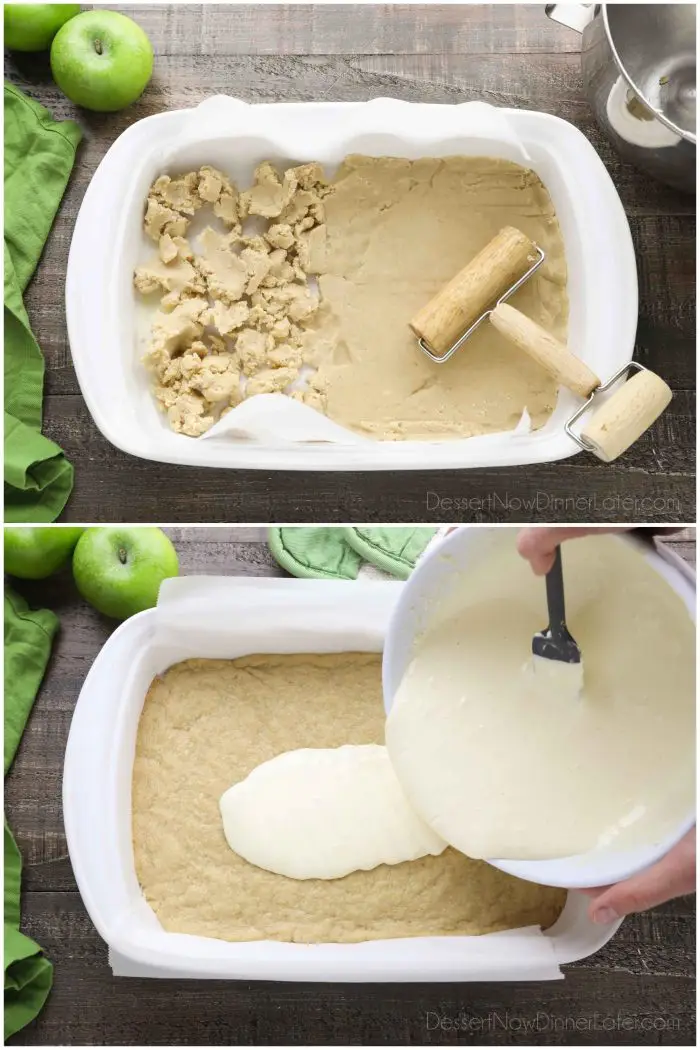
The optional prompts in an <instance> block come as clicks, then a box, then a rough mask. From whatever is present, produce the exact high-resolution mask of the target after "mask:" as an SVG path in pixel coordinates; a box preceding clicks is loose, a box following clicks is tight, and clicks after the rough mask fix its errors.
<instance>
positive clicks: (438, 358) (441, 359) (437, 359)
mask: <svg viewBox="0 0 700 1050" xmlns="http://www.w3.org/2000/svg"><path fill="white" fill-rule="evenodd" d="M535 250H536V252H537V256H538V257H537V261H536V262H534V263H533V264H532V266H531V267H530V269H529V270H528V271H527V273H524V274H523V276H522V277H521V278H520V280H519V281H516V282H515V284H512V285H511V286H510V288H508V289H507V291H505V292H504V293H503V295H502V296H501V298H500V299H497V300H496V302H495V303H494V305H493V306H492V307H490V309H488V310H484V312H483V314H482V315H481V317H477V319H476V321H474V323H473V324H472V325H471V326H470V327H469V328H467V330H466V332H465V333H464V335H461V336H460V337H459V339H458V340H457V341H456V342H455V343H453V344H452V346H451V347H449V349H448V350H446V351H445V353H444V354H441V355H438V354H434V353H433V351H432V350H431V349H430V347H429V346H428V344H427V343H426V341H425V339H423V337H422V336H421V337H420V338H419V340H418V346H419V347H420V348H421V350H422V351H423V353H424V354H425V355H426V356H427V357H429V358H430V360H431V361H433V362H434V363H435V364H436V365H443V364H444V363H445V361H449V359H450V358H451V357H452V355H453V354H454V353H456V352H457V350H459V348H460V346H461V345H462V343H466V341H467V339H468V338H469V336H470V335H471V334H472V333H473V332H475V331H476V329H477V328H478V327H479V325H481V324H483V322H484V321H485V320H486V319H487V318H489V317H490V316H491V314H492V313H493V312H494V310H495V309H496V307H498V306H500V305H501V303H505V301H506V300H507V299H510V297H511V295H515V293H516V292H517V290H518V288H520V287H521V286H522V285H523V284H525V281H527V280H529V279H530V277H532V275H533V273H534V272H535V270H538V269H539V268H540V266H541V265H542V263H543V262H544V260H545V254H544V252H543V251H542V249H541V248H540V247H539V246H538V245H535Z"/></svg>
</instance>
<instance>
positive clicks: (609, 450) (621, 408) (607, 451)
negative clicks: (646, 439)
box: [581, 370, 673, 463]
mask: <svg viewBox="0 0 700 1050" xmlns="http://www.w3.org/2000/svg"><path fill="white" fill-rule="evenodd" d="M672 397H673V395H672V393H671V389H670V387H668V386H667V385H666V383H664V381H663V379H661V378H660V377H659V376H657V375H655V374H654V372H649V371H646V370H645V371H644V372H636V373H635V374H634V375H633V376H632V378H631V379H628V380H627V382H626V383H625V384H624V385H623V386H621V387H620V388H619V389H618V390H616V391H615V393H614V394H613V395H612V396H611V397H610V398H609V399H608V401H606V402H605V404H604V405H602V406H601V407H600V408H599V409H598V411H597V412H594V413H593V414H592V415H591V416H590V419H589V421H588V422H587V423H586V424H585V426H584V427H582V429H581V437H582V438H585V439H586V441H589V442H590V443H591V445H593V448H594V451H595V454H596V456H598V457H599V458H600V459H602V460H604V461H605V462H606V463H610V462H611V461H612V460H613V459H617V457H618V456H621V455H622V453H623V452H626V451H627V449H628V448H629V447H630V445H633V444H634V442H635V441H636V440H637V438H639V437H641V436H642V434H643V433H644V431H645V430H647V429H648V428H649V427H650V426H651V424H652V423H653V422H654V421H655V420H656V419H658V418H659V416H660V415H661V413H662V412H663V410H664V409H665V408H666V406H667V405H668V404H669V402H670V401H671V398H672Z"/></svg>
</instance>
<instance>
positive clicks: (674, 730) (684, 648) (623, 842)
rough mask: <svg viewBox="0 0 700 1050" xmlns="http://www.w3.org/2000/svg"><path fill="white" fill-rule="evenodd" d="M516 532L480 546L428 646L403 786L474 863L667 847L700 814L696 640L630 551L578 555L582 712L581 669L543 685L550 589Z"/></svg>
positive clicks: (568, 551) (415, 684)
mask: <svg viewBox="0 0 700 1050" xmlns="http://www.w3.org/2000/svg"><path fill="white" fill-rule="evenodd" d="M515 531H516V530H512V529H507V530H500V531H498V532H497V533H489V534H487V535H486V536H482V537H480V539H479V541H478V542H479V543H481V544H482V547H483V549H482V550H481V552H480V555H479V556H478V557H477V558H476V564H475V568H474V571H473V572H472V571H470V572H469V573H466V574H465V575H464V576H462V577H458V578H456V583H455V588H454V591H453V592H452V593H451V594H450V595H449V596H448V597H447V598H446V599H445V602H444V605H442V606H441V607H438V608H437V609H436V610H435V612H434V621H433V623H432V625H430V626H429V627H428V629H427V631H426V633H425V635H424V636H423V638H422V639H421V640H420V641H419V643H418V647H417V649H416V652H415V657H414V659H413V662H412V663H411V665H410V667H409V669H408V671H407V673H406V676H405V678H404V680H403V682H402V684H401V686H400V689H399V691H398V694H397V697H396V700H395V704H394V707H393V708H392V711H391V713H390V715H389V719H388V722H387V729H386V742H387V748H388V751H389V754H390V757H391V760H392V763H393V765H394V768H395V770H396V773H397V776H398V777H399V780H400V781H401V785H402V787H403V789H404V791H405V792H406V794H407V796H408V798H409V800H410V801H411V802H412V804H413V805H414V807H415V808H416V810H417V811H418V812H419V813H420V815H421V816H422V817H423V819H424V820H425V821H426V822H428V823H429V824H430V826H431V827H432V828H433V830H435V831H436V832H437V833H438V834H439V835H441V836H442V837H443V838H444V839H445V840H446V841H447V842H450V843H451V845H453V846H455V847H457V848H458V849H460V850H462V851H463V852H464V853H466V854H468V855H469V856H472V857H492V858H503V859H506V858H519V859H544V858H548V857H561V856H568V855H572V854H578V853H582V852H584V851H587V850H590V849H592V848H594V847H596V846H597V845H606V844H608V843H614V844H615V845H618V846H620V847H621V848H625V847H627V846H633V845H639V844H641V843H647V842H650V841H651V842H653V841H654V840H655V839H657V838H659V837H661V836H663V835H665V834H668V833H669V832H670V831H671V830H672V829H673V828H674V826H677V824H678V822H679V821H680V820H681V819H682V818H683V817H684V816H686V815H687V814H688V813H689V812H692V807H693V804H694V798H695V788H694V740H695V630H694V625H693V623H692V621H691V619H690V617H689V615H688V612H687V610H686V608H685V606H684V605H683V603H682V601H681V599H680V598H679V597H678V596H677V595H676V594H675V593H674V592H673V591H672V589H671V588H670V587H669V586H668V584H666V583H665V582H664V581H663V580H662V579H661V577H660V576H659V575H658V574H657V573H656V572H655V571H654V570H653V569H652V568H651V567H650V566H649V565H648V564H647V563H646V562H645V561H644V560H643V558H642V557H641V556H640V555H639V553H638V552H637V551H635V550H634V549H632V548H631V547H630V546H629V545H628V544H626V543H625V542H624V541H623V540H621V539H620V538H618V537H613V536H595V537H589V538H586V539H582V540H577V541H576V542H575V543H572V544H570V545H566V546H565V547H564V548H563V550H562V553H563V561H564V581H565V587H566V595H567V622H568V626H569V628H570V630H571V633H572V634H573V636H574V638H575V639H576V640H577V642H578V643H579V645H580V647H581V651H582V653H583V668H584V674H583V693H582V695H581V696H580V697H578V683H577V682H576V681H575V679H572V678H571V677H570V676H566V673H567V672H568V671H569V670H570V669H568V668H567V669H564V674H565V677H564V679H562V678H561V677H558V676H557V675H556V674H555V675H552V674H542V668H537V667H535V668H534V669H533V666H532V659H531V655H530V649H531V640H532V636H533V634H534V632H535V631H537V630H540V629H541V628H542V627H543V626H544V625H545V624H546V622H547V614H546V607H545V589H544V583H543V581H542V579H541V578H537V577H535V576H534V575H533V574H532V572H531V570H530V568H529V566H528V565H527V564H526V563H525V562H524V561H523V560H522V559H521V558H519V556H518V555H517V553H516V550H515ZM545 670H546V669H545Z"/></svg>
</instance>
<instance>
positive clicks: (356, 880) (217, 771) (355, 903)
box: [131, 653, 566, 943]
mask: <svg viewBox="0 0 700 1050" xmlns="http://www.w3.org/2000/svg"><path fill="white" fill-rule="evenodd" d="M384 721H385V717H384V708H383V705H382V690H381V656H380V655H378V654H375V653H330V654H322V655H315V654H296V653H294V654H288V655H282V656H277V655H264V656H245V657H243V658H241V659H238V660H187V661H185V662H184V663H179V664H175V665H174V666H173V667H171V668H169V670H167V671H166V672H165V673H164V674H162V675H160V676H159V677H158V678H156V679H155V681H154V682H153V683H152V685H151V687H150V689H149V690H148V694H147V696H146V699H145V703H144V706H143V711H142V713H141V718H140V721H139V726H138V733H137V737H136V751H135V757H134V769H133V779H132V792H131V799H132V826H131V830H132V838H133V848H134V864H135V868H136V875H137V878H138V880H139V884H140V886H141V888H142V891H143V894H144V897H145V898H146V900H147V901H148V904H149V905H150V906H151V907H152V908H153V911H154V912H155V914H156V915H157V917H158V920H159V922H160V923H161V925H162V927H163V929H165V930H167V931H168V932H169V933H184V934H191V935H195V936H200V937H217V938H220V939H221V940H225V941H255V940H266V939H272V940H276V941H288V942H289V941H291V942H297V943H313V942H341V943H342V942H344V943H348V942H357V941H363V940H377V939H383V938H394V937H420V936H462V935H465V934H481V933H491V932H495V931H497V930H507V929H513V928H517V927H520V926H529V925H531V924H541V925H542V927H544V928H547V927H549V926H551V925H552V923H553V922H554V921H555V919H556V918H557V916H558V915H559V913H560V912H561V909H562V907H563V905H564V901H565V899H566V891H565V890H557V889H549V888H547V887H544V886H537V885H536V884H535V883H532V882H523V881H521V880H520V879H516V878H513V877H512V876H510V875H506V874H504V873H503V872H502V871H498V870H497V869H496V868H494V867H491V865H489V864H486V863H485V862H484V861H475V860H470V859H469V858H468V857H465V856H464V855H463V854H461V853H457V852H456V851H455V850H453V849H447V850H445V852H444V853H442V854H441V855H440V856H439V857H423V858H422V859H420V860H415V861H407V862H406V863H404V864H397V865H395V866H391V867H390V866H389V865H386V864H382V865H381V866H380V867H378V868H374V869H373V870H372V871H355V872H352V873H351V874H350V875H347V876H346V877H345V878H342V879H332V880H326V881H321V880H315V879H310V880H307V881H301V880H298V879H288V878H285V877H284V876H282V875H274V874H273V873H272V872H269V871H265V870H263V869H262V868H256V867H254V866H253V865H252V864H249V863H248V862H247V861H245V860H243V858H242V857H239V856H237V855H236V854H235V853H233V851H232V850H231V849H229V847H228V845H227V843H226V839H225V838H224V834H223V831H222V827H221V816H220V812H219V798H220V796H221V794H222V793H223V792H224V791H225V790H226V789H227V788H228V787H230V786H231V784H232V783H234V782H235V781H238V780H242V779H243V778H244V777H246V776H247V775H248V773H250V771H251V770H252V769H254V768H255V767H256V766H258V765H260V763H261V762H265V761H266V760H267V759H270V758H273V757H274V756H275V755H279V754H280V753H281V752H283V751H289V750H292V749H294V748H301V747H320V748H327V747H339V746H340V745H342V744H348V743H352V744H370V743H381V742H382V740H383V731H384Z"/></svg>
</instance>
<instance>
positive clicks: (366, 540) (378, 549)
mask: <svg viewBox="0 0 700 1050" xmlns="http://www.w3.org/2000/svg"><path fill="white" fill-rule="evenodd" d="M435 532H436V529H434V528H428V527H425V526H415V527H409V526H405V527H404V526H396V527H391V526H384V527H381V526H368V525H362V526H355V527H350V526H347V527H346V526H335V527H334V526H332V525H327V526H321V527H320V528H315V527H308V528H307V527H306V526H303V525H289V526H281V527H275V528H271V529H269V530H268V542H269V545H270V550H271V551H272V554H273V556H274V558H275V559H276V560H277V561H278V562H279V564H280V565H281V566H282V568H284V569H286V570H287V572H290V573H291V574H292V576H301V577H306V578H311V579H321V580H356V579H357V578H358V576H363V577H364V576H373V577H374V578H377V577H379V578H387V577H389V578H396V577H398V578H399V579H402V580H405V579H407V577H408V576H409V575H410V573H411V570H412V569H413V567H414V565H415V564H416V562H417V561H418V558H419V557H420V555H421V554H422V553H423V551H424V550H425V548H426V547H427V545H428V543H429V542H430V540H431V539H432V538H433V536H434V535H435Z"/></svg>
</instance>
